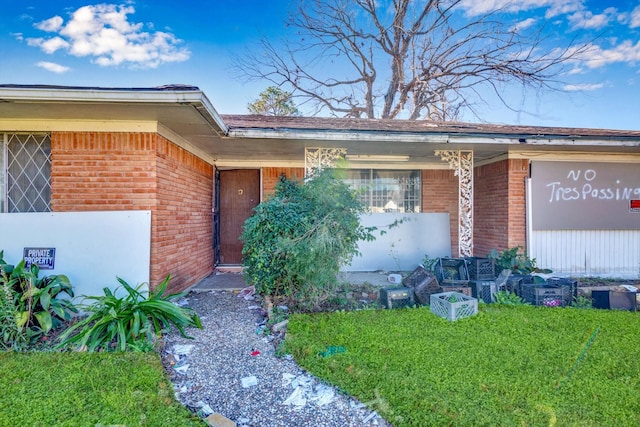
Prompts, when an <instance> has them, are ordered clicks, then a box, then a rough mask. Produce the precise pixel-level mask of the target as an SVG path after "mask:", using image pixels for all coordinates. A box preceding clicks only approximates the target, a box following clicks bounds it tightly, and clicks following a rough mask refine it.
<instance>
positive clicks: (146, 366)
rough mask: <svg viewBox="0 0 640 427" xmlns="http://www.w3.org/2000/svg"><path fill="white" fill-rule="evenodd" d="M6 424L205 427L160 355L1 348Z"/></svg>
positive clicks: (0, 412) (2, 421) (1, 417)
mask: <svg viewBox="0 0 640 427" xmlns="http://www.w3.org/2000/svg"><path fill="white" fill-rule="evenodd" d="M0 390H1V397H0V425H2V426H169V425H170V426H202V425H203V424H202V422H201V421H200V420H199V419H198V418H197V417H196V416H194V415H192V414H191V413H190V412H189V410H188V409H186V408H185V407H184V406H182V405H180V404H179V403H178V402H177V401H176V400H175V398H174V392H173V387H172V385H171V383H170V382H169V381H168V379H167V377H166V374H165V372H164V369H163V367H162V363H161V361H160V356H159V355H158V354H156V353H52V352H50V353H46V352H34V353H16V352H6V353H2V352H0Z"/></svg>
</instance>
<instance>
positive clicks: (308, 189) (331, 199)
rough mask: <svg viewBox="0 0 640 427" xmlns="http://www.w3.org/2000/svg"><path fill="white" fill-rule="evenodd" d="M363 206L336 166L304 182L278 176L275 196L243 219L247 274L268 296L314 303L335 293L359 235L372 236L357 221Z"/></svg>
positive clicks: (309, 307) (301, 304)
mask: <svg viewBox="0 0 640 427" xmlns="http://www.w3.org/2000/svg"><path fill="white" fill-rule="evenodd" d="M363 212H364V208H363V207H362V205H361V204H360V203H359V202H358V200H357V198H356V195H355V193H354V192H353V191H352V190H351V189H350V188H349V187H348V185H347V184H345V183H344V182H343V181H342V180H341V179H339V171H338V170H329V169H325V170H324V171H321V172H318V173H317V174H316V175H315V176H314V177H313V178H312V179H310V180H309V181H307V182H306V183H304V184H302V183H300V182H296V181H291V180H288V179H286V178H285V177H281V179H280V182H279V183H278V184H277V186H276V191H275V194H274V195H273V197H271V198H270V199H268V200H267V201H265V202H263V203H261V204H260V205H259V206H258V207H257V208H256V209H255V213H254V214H253V215H252V216H251V217H250V218H248V219H247V221H246V222H245V224H244V231H243V233H242V236H241V239H242V240H243V241H244V248H243V252H242V254H243V264H244V266H245V271H244V276H245V278H246V279H247V281H248V282H249V283H251V284H253V285H255V287H256V292H258V293H259V294H261V295H263V296H265V297H267V298H274V299H287V300H289V303H288V305H289V306H291V307H298V308H301V309H304V310H313V309H316V308H317V307H319V305H320V304H321V303H322V302H323V301H325V300H326V299H327V298H330V297H331V296H333V295H335V291H336V289H337V288H338V287H339V286H340V283H339V281H338V280H337V279H336V275H337V273H338V271H339V270H340V267H341V266H342V265H344V264H345V263H347V262H349V261H350V260H351V259H352V257H353V256H355V255H356V254H358V249H357V243H358V241H359V240H373V235H372V234H371V232H372V230H373V229H371V228H366V227H363V226H361V225H360V218H359V216H360V214H361V213H363Z"/></svg>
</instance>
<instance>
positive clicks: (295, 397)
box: [282, 387, 307, 408]
mask: <svg viewBox="0 0 640 427" xmlns="http://www.w3.org/2000/svg"><path fill="white" fill-rule="evenodd" d="M282 404H283V405H293V406H297V407H299V408H302V407H303V406H305V405H306V404H307V399H306V398H305V397H304V389H303V388H302V387H296V389H295V390H293V393H291V394H290V395H289V397H287V399H286V400H285V401H284V402H282Z"/></svg>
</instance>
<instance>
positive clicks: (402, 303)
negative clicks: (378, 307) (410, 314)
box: [380, 287, 414, 308]
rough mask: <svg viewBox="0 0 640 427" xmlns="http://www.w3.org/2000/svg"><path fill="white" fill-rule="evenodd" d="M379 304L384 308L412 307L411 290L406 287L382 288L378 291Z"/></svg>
mask: <svg viewBox="0 0 640 427" xmlns="http://www.w3.org/2000/svg"><path fill="white" fill-rule="evenodd" d="M380 304H382V305H383V306H384V307H385V308H403V307H413V305H414V299H413V289H410V288H406V287H400V288H382V289H380Z"/></svg>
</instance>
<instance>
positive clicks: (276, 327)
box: [271, 319, 289, 332]
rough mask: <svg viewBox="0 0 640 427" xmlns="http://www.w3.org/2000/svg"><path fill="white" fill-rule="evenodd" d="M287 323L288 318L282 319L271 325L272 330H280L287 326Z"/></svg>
mask: <svg viewBox="0 0 640 427" xmlns="http://www.w3.org/2000/svg"><path fill="white" fill-rule="evenodd" d="M288 324H289V319H286V320H283V321H282V322H278V323H276V324H275V325H273V326H272V327H271V330H272V331H273V332H280V331H282V330H283V329H285V328H286V327H287V325H288Z"/></svg>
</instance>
